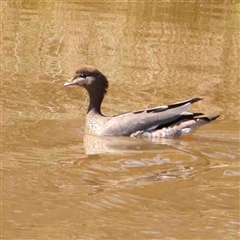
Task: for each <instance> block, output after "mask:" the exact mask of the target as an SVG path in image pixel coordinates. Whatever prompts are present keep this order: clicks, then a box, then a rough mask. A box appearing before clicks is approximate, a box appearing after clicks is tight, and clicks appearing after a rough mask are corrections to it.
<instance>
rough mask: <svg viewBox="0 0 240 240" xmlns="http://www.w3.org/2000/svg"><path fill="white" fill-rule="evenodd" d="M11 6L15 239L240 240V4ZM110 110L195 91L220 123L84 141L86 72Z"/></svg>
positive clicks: (10, 222) (7, 61)
mask: <svg viewBox="0 0 240 240" xmlns="http://www.w3.org/2000/svg"><path fill="white" fill-rule="evenodd" d="M230 2H231V1H215V2H214V1H211V3H206V1H197V2H196V3H194V2H192V3H174V1H169V2H168V3H161V4H160V3H157V1H156V2H152V3H149V2H146V3H145V2H139V3H127V2H125V3H123V2H118V3H117V2H116V3H111V2H100V3H76V2H71V1H68V2H65V3H64V2H56V3H54V2H50V1H49V3H48V2H45V3H44V2H30V1H16V2H14V1H3V2H1V9H2V23H3V26H2V30H3V35H2V42H1V45H2V47H1V48H2V54H3V58H2V63H1V65H2V68H1V70H2V81H1V82H2V89H3V91H2V105H3V112H2V124H1V125H2V140H3V144H2V152H1V153H2V159H3V161H2V165H1V172H2V175H1V176H2V204H3V208H2V210H3V217H2V235H3V239H80V238H81V239H99V238H105V239H106V238H112V239H117V238H118V239H144V238H148V239H196V238H198V239H226V240H230V239H238V238H239V230H240V220H239V178H240V169H239V55H238V54H239V46H240V43H239V40H240V38H239V10H240V5H239V3H234V2H232V3H230ZM83 63H87V64H91V65H94V66H96V67H97V68H99V69H100V70H101V71H102V72H104V73H105V74H106V76H107V77H108V79H109V83H110V90H109V93H108V95H107V97H106V99H105V101H104V105H103V112H104V113H105V114H109V115H110V114H117V113H121V112H126V111H131V110H135V109H141V108H144V107H153V106H156V105H161V104H166V103H171V102H176V101H181V100H184V99H187V98H191V97H194V96H200V97H203V98H204V101H201V102H199V103H196V104H195V106H194V107H193V110H194V111H199V112H206V113H208V114H218V113H219V114H221V117H220V118H219V119H218V120H217V121H215V122H214V123H212V124H209V125H208V126H205V127H203V128H202V129H201V130H199V131H198V132H197V133H196V134H195V135H194V136H192V137H191V138H188V139H181V140H166V139H165V140H164V139H162V140H161V139H159V140H156V141H154V142H152V141H146V140H141V139H130V138H103V137H102V138H101V137H96V136H91V135H85V134H84V123H85V114H86V109H87V96H86V93H85V92H84V91H83V90H82V89H79V88H77V87H76V88H64V87H63V83H64V82H65V81H66V80H67V79H68V78H69V77H71V75H72V74H73V72H74V71H75V70H76V69H77V68H78V67H79V65H81V64H83Z"/></svg>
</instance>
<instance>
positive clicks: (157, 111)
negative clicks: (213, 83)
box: [64, 65, 220, 138]
mask: <svg viewBox="0 0 240 240" xmlns="http://www.w3.org/2000/svg"><path fill="white" fill-rule="evenodd" d="M64 86H65V87H66V86H80V87H83V88H84V89H85V90H86V91H87V93H88V96H89V105H88V109H87V115H86V123H85V127H86V129H87V131H88V132H90V133H91V134H96V135H99V136H129V137H147V138H179V137H182V136H189V135H192V134H193V133H194V132H195V131H196V130H197V129H198V128H199V127H201V126H203V125H205V124H208V123H210V122H212V121H214V120H215V119H217V118H218V117H219V116H220V115H211V116H205V115H204V114H203V113H192V112H188V110H189V109H190V107H191V106H192V104H193V103H195V102H198V101H200V100H202V98H200V97H194V98H192V99H188V100H185V101H182V102H177V103H172V104H168V105H163V106H158V107H154V108H148V109H140V110H136V111H132V112H127V113H122V114H119V115H115V116H105V115H103V114H102V112H101V104H102V102H103V99H104V96H105V95H106V93H107V90H108V86H109V83H108V80H107V77H106V76H105V75H104V74H103V73H102V72H100V71H99V70H98V69H96V68H95V67H93V66H90V65H84V66H81V67H80V68H79V69H78V70H77V71H76V72H75V74H74V75H73V77H72V78H70V79H69V80H68V81H67V82H66V83H64Z"/></svg>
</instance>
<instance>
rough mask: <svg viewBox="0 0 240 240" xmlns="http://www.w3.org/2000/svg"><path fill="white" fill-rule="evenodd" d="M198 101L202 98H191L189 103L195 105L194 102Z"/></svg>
mask: <svg viewBox="0 0 240 240" xmlns="http://www.w3.org/2000/svg"><path fill="white" fill-rule="evenodd" d="M200 100H203V98H200V97H196V98H192V99H191V100H190V101H189V102H190V103H195V102H198V101H200Z"/></svg>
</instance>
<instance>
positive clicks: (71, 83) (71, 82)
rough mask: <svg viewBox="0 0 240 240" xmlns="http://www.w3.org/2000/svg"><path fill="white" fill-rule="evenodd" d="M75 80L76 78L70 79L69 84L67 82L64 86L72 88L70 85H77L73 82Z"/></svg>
mask: <svg viewBox="0 0 240 240" xmlns="http://www.w3.org/2000/svg"><path fill="white" fill-rule="evenodd" d="M73 80H74V78H70V79H69V80H68V81H67V82H65V83H64V84H63V86H65V87H66V86H70V85H73V84H75V83H74V82H73Z"/></svg>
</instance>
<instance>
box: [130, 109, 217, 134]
mask: <svg viewBox="0 0 240 240" xmlns="http://www.w3.org/2000/svg"><path fill="white" fill-rule="evenodd" d="M196 116H198V114H195V113H194V114H193V115H192V116H184V115H182V116H181V117H180V118H179V119H178V120H176V121H174V123H172V124H166V126H164V127H161V128H160V127H157V128H155V129H153V130H151V129H150V130H146V131H137V132H135V133H133V134H131V137H147V138H178V137H183V136H184V137H185V136H189V135H192V134H193V133H194V132H195V131H196V130H197V129H198V128H199V127H201V126H203V125H205V124H208V123H210V122H212V121H213V120H215V119H217V118H218V117H219V116H220V115H213V116H203V117H196Z"/></svg>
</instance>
